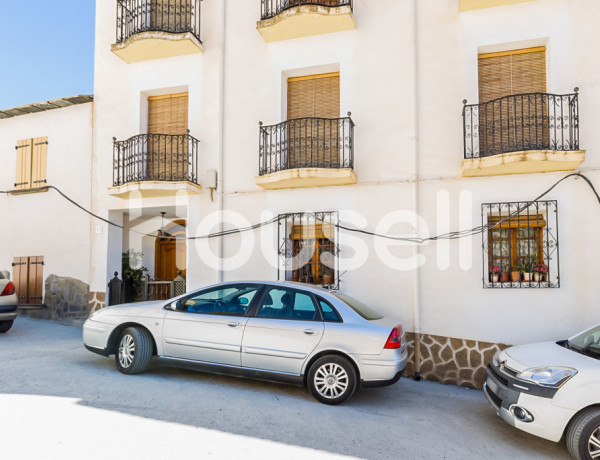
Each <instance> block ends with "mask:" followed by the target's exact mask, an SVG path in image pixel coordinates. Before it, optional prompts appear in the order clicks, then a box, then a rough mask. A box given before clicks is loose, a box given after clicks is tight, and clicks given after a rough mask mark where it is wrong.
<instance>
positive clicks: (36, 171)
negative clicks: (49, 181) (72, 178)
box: [31, 137, 48, 187]
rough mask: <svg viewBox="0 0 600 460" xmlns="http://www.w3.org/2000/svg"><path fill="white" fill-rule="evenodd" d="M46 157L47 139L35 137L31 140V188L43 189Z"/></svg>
mask: <svg viewBox="0 0 600 460" xmlns="http://www.w3.org/2000/svg"><path fill="white" fill-rule="evenodd" d="M47 156H48V138H47V137H36V138H34V139H33V146H32V160H31V186H32V187H43V186H44V185H46V161H47Z"/></svg>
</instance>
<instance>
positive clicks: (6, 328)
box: [0, 320, 13, 333]
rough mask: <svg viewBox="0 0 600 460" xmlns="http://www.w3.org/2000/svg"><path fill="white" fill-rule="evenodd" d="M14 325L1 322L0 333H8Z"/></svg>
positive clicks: (11, 322)
mask: <svg viewBox="0 0 600 460" xmlns="http://www.w3.org/2000/svg"><path fill="white" fill-rule="evenodd" d="M12 325H13V321H12V320H10V321H0V333H2V332H8V331H9V329H10V328H11V327H12Z"/></svg>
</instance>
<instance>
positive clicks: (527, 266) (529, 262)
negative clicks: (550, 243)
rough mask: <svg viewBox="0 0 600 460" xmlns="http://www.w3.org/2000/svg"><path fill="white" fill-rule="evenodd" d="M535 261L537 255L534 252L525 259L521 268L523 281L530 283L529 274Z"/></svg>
mask: <svg viewBox="0 0 600 460" xmlns="http://www.w3.org/2000/svg"><path fill="white" fill-rule="evenodd" d="M536 260H537V255H536V253H535V252H534V253H533V254H532V255H531V256H529V257H527V258H525V260H524V261H523V266H522V267H521V269H522V271H523V281H531V278H532V276H531V272H532V271H533V267H534V266H535V262H536Z"/></svg>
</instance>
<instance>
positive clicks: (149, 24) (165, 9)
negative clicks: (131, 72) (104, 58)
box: [111, 0, 204, 64]
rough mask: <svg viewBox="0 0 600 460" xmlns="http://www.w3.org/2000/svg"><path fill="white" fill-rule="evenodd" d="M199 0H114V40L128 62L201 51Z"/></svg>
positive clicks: (113, 48)
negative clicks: (115, 13) (115, 38)
mask: <svg viewBox="0 0 600 460" xmlns="http://www.w3.org/2000/svg"><path fill="white" fill-rule="evenodd" d="M200 1H201V0H117V42H116V43H114V44H113V45H111V51H112V52H113V53H115V54H116V55H117V56H119V57H120V58H121V59H123V60H124V61H125V62H127V63H128V64H131V63H133V62H141V61H148V60H151V59H162V58H166V57H174V56H183V55H186V54H194V53H202V52H203V51H204V48H203V46H202V41H201V40H200Z"/></svg>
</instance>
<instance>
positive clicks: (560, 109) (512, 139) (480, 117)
mask: <svg viewBox="0 0 600 460" xmlns="http://www.w3.org/2000/svg"><path fill="white" fill-rule="evenodd" d="M574 91H575V92H574V93H573V94H562V95H560V94H547V93H528V94H517V95H513V96H505V97H501V98H499V99H494V100H492V101H489V102H486V103H484V104H470V105H467V101H466V100H464V101H463V104H464V108H463V135H464V157H465V159H472V158H482V157H488V156H492V155H499V154H502V153H508V152H519V151H527V150H556V151H569V150H579V106H578V91H579V89H578V88H575V90H574Z"/></svg>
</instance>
